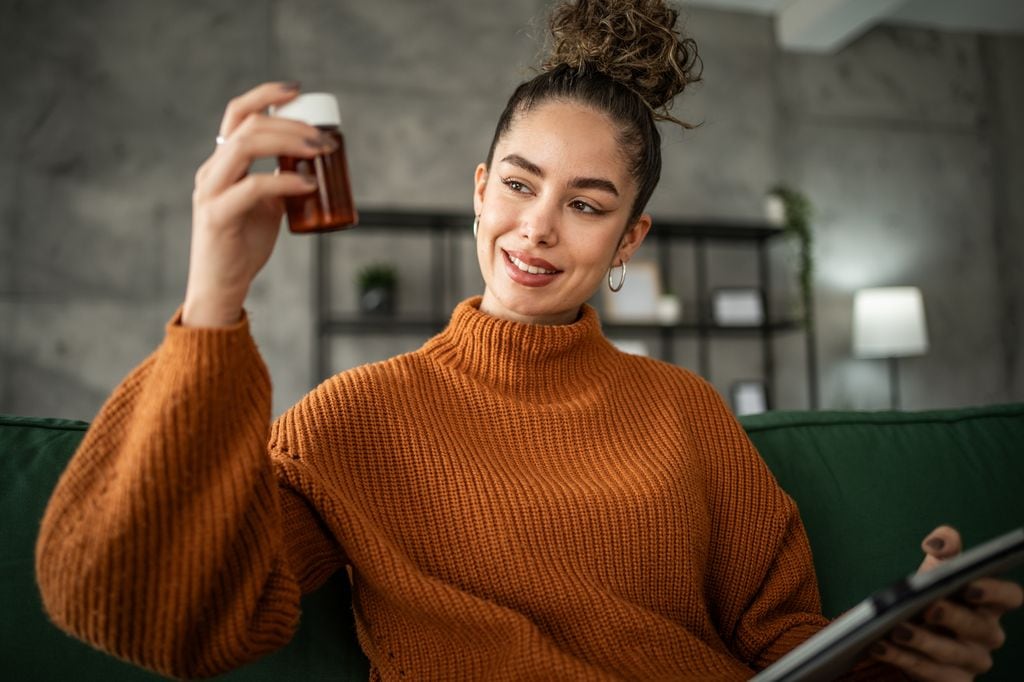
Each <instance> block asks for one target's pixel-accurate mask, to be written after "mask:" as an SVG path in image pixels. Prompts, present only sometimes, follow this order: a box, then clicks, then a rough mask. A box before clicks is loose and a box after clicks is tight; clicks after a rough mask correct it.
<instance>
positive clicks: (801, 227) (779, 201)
mask: <svg viewBox="0 0 1024 682" xmlns="http://www.w3.org/2000/svg"><path fill="white" fill-rule="evenodd" d="M765 210H766V213H767V214H768V218H769V220H772V221H773V222H777V223H778V224H779V225H781V226H782V228H783V231H784V232H785V234H787V235H791V236H793V237H796V239H797V240H798V241H799V242H800V270H799V280H800V299H801V302H802V304H803V312H804V324H805V325H806V326H807V327H808V328H810V327H811V325H812V321H813V318H814V305H813V296H814V253H813V240H812V237H811V202H810V201H808V200H807V197H806V196H804V194H803V193H802V192H800V191H798V190H795V189H793V188H791V187H787V186H785V185H776V186H775V187H772V189H771V190H770V191H769V192H768V200H767V202H766V206H765Z"/></svg>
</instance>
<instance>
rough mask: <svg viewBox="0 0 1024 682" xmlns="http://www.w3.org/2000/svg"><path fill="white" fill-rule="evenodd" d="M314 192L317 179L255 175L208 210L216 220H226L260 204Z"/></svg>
mask: <svg viewBox="0 0 1024 682" xmlns="http://www.w3.org/2000/svg"><path fill="white" fill-rule="evenodd" d="M315 189H316V180H315V179H312V178H306V177H304V176H302V175H299V174H298V173H275V174H274V175H269V174H266V173H254V174H252V175H247V176H246V177H245V178H244V179H243V180H240V181H239V182H236V183H235V184H234V185H232V186H231V187H230V188H228V189H227V190H226V191H224V192H223V193H222V194H221V195H220V196H218V197H216V198H215V199H214V200H212V201H211V202H210V203H209V206H208V208H207V210H208V211H209V215H210V216H211V217H212V218H214V219H215V220H220V221H224V220H228V219H230V218H231V217H233V216H239V215H242V214H243V213H245V212H246V211H248V210H249V209H250V208H252V207H253V206H255V205H256V204H257V203H258V202H260V201H263V200H266V199H276V198H278V197H282V196H295V195H302V194H309V193H310V192H312V191H314V190H315Z"/></svg>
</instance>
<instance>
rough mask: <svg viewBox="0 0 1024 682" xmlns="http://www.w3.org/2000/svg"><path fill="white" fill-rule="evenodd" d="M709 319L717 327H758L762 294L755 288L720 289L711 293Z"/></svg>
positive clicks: (761, 322) (762, 303) (761, 311)
mask: <svg viewBox="0 0 1024 682" xmlns="http://www.w3.org/2000/svg"><path fill="white" fill-rule="evenodd" d="M711 319H712V320H713V321H714V323H715V324H716V325H717V326H719V327H759V326H761V325H763V324H764V322H765V314H764V294H763V292H762V291H761V290H760V289H758V288H757V287H720V288H718V289H715V290H714V291H713V292H712V293H711Z"/></svg>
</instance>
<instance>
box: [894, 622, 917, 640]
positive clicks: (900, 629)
mask: <svg viewBox="0 0 1024 682" xmlns="http://www.w3.org/2000/svg"><path fill="white" fill-rule="evenodd" d="M892 638H893V639H894V640H896V641H897V642H909V641H910V640H911V639H913V638H914V633H913V632H912V631H911V630H910V628H908V627H907V626H906V625H899V626H897V627H896V629H895V630H893V631H892Z"/></svg>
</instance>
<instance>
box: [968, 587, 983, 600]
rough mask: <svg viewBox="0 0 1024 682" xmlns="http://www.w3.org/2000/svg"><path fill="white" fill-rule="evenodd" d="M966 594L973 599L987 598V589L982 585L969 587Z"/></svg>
mask: <svg viewBox="0 0 1024 682" xmlns="http://www.w3.org/2000/svg"><path fill="white" fill-rule="evenodd" d="M965 596H966V597H967V598H968V599H970V600H971V601H981V600H982V599H984V598H985V590H983V589H981V588H980V587H968V588H967V592H966V595H965Z"/></svg>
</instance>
